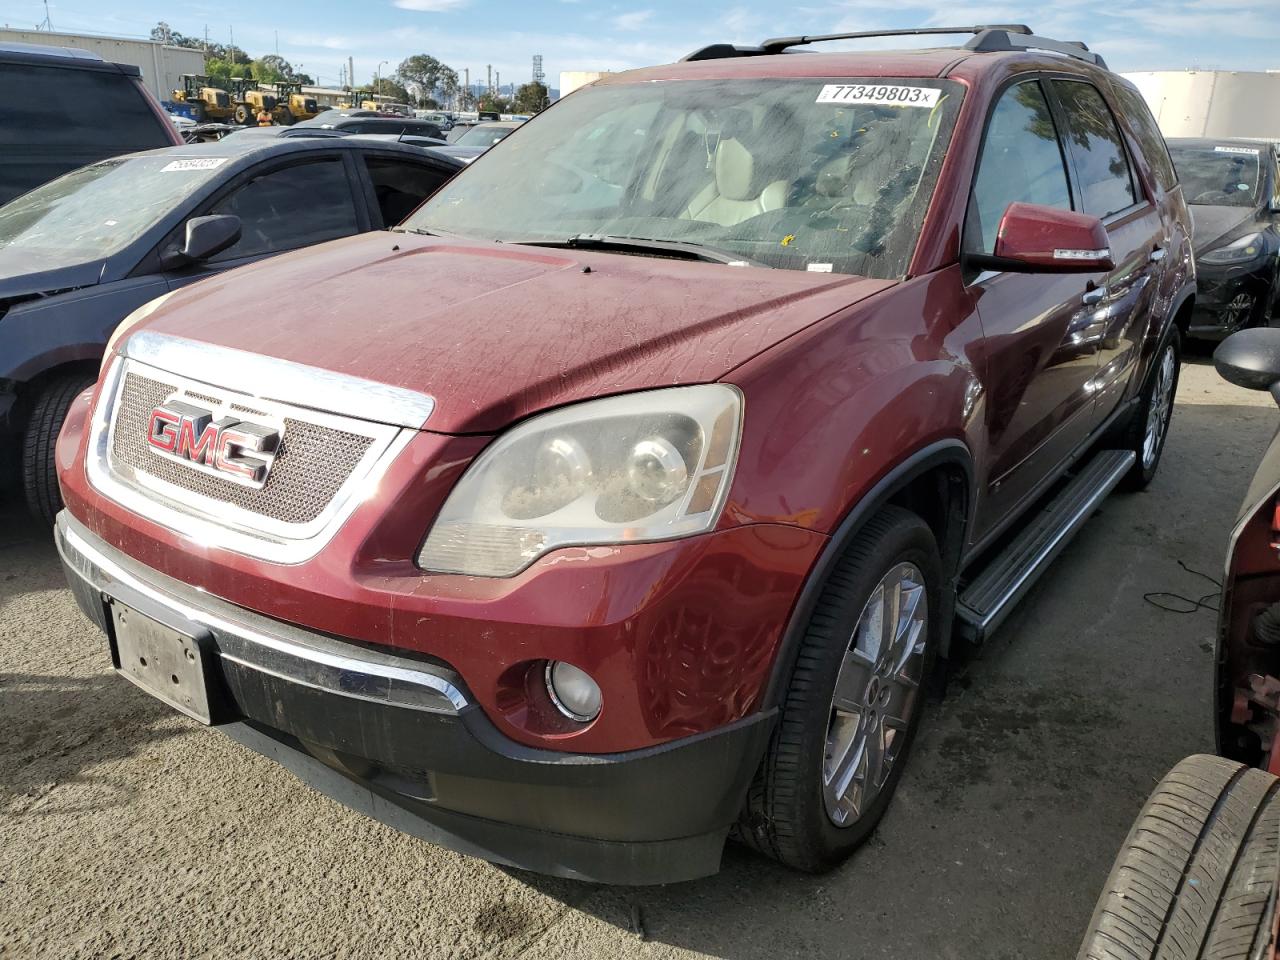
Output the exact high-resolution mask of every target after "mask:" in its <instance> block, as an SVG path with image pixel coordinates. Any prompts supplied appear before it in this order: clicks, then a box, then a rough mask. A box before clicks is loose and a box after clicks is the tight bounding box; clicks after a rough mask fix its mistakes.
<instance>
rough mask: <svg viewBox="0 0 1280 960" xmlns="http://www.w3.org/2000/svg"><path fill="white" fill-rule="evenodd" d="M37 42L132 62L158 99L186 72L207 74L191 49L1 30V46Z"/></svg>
mask: <svg viewBox="0 0 1280 960" xmlns="http://www.w3.org/2000/svg"><path fill="white" fill-rule="evenodd" d="M4 42H11V43H37V44H41V45H42V46H53V47H78V48H79V49H81V50H88V51H89V52H90V53H94V54H97V55H98V56H100V57H101V58H102V59H103V60H111V61H113V62H115V63H131V64H133V65H135V66H137V67H140V68H141V69H142V80H143V82H144V83H145V84H146V85H147V87H148V88H149V89H150V90H151V92H152V93H154V94H155V95H156V99H157V100H170V99H172V98H173V91H174V90H175V89H177V88H178V87H180V86H181V85H182V84H181V81H180V80H179V77H181V76H182V75H183V74H184V73H204V53H203V52H202V51H200V50H192V49H190V48H188V47H171V46H167V45H166V44H163V43H157V42H156V41H154V40H124V39H120V38H117V37H99V36H93V35H91V34H82V33H53V32H50V31H45V30H8V29H0V43H4Z"/></svg>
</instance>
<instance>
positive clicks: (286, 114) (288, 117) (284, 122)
mask: <svg viewBox="0 0 1280 960" xmlns="http://www.w3.org/2000/svg"><path fill="white" fill-rule="evenodd" d="M276 122H277V123H279V124H280V126H282V127H292V126H293V125H294V124H295V123H296V122H297V121H296V120H295V118H294V116H293V111H292V110H290V109H289V108H288V107H285V108H283V109H282V110H281V111H280V119H279V120H277V121H276Z"/></svg>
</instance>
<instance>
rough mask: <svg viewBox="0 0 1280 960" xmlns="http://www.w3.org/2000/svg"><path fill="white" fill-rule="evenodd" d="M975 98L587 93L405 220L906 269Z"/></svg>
mask: <svg viewBox="0 0 1280 960" xmlns="http://www.w3.org/2000/svg"><path fill="white" fill-rule="evenodd" d="M960 98H961V87H960V86H959V85H958V84H956V83H955V82H953V81H945V80H918V79H911V80H886V79H882V78H881V79H876V80H874V81H866V82H865V83H864V82H862V81H858V80H839V81H836V80H822V79H818V80H812V79H810V80H777V79H767V80H745V81H744V80H698V81H692V80H690V81H670V82H665V83H627V84H623V83H614V84H603V85H599V86H594V87H588V88H586V89H583V90H580V91H577V92H575V93H574V94H573V95H571V96H569V97H567V98H565V100H564V101H562V102H561V103H559V104H557V105H556V107H555V108H554V109H552V110H550V111H548V112H547V113H546V114H544V115H542V116H540V117H538V118H537V120H535V121H533V122H532V123H530V124H529V125H528V128H527V129H522V130H520V131H519V135H518V136H514V137H512V138H510V139H509V140H507V141H506V142H505V143H503V144H502V145H501V146H500V147H498V148H496V149H494V150H491V151H490V152H488V153H487V154H485V155H484V156H483V157H481V158H480V159H479V160H477V161H476V163H475V164H473V165H472V166H471V168H469V169H468V170H467V171H466V172H464V173H463V174H461V175H460V176H458V177H457V178H455V179H454V180H452V181H451V182H450V183H449V184H448V185H447V186H445V187H444V188H443V189H441V191H440V192H439V193H437V194H436V195H435V197H434V198H432V199H431V200H430V201H428V202H427V203H426V204H425V205H424V206H422V207H420V208H419V209H418V211H417V212H416V213H415V214H414V215H413V216H412V217H410V218H409V220H408V221H406V222H405V224H404V227H405V228H406V229H411V230H412V229H416V230H425V231H428V232H439V233H444V234H455V235H459V236H463V237H468V238H474V239H485V240H501V241H505V242H519V241H532V242H551V243H556V242H561V243H563V242H565V241H567V240H569V239H570V238H573V237H578V236H581V235H584V234H592V235H598V236H607V237H624V238H637V239H638V238H643V239H646V240H664V241H677V242H681V243H686V244H696V245H700V246H702V247H705V248H708V249H710V250H714V251H716V252H717V253H721V254H728V255H730V256H732V257H739V258H741V259H743V260H745V261H751V262H754V263H757V264H762V265H766V266H772V267H784V268H787V269H792V270H810V271H815V272H823V273H826V272H835V273H853V274H861V275H864V276H870V277H882V278H890V277H898V276H902V275H903V274H905V273H906V270H907V264H908V261H909V260H910V258H911V253H912V251H913V250H914V249H915V243H916V239H917V237H918V235H919V232H920V226H921V223H922V221H923V219H924V212H925V208H926V206H927V205H928V202H929V197H930V195H931V194H932V191H933V187H934V184H935V182H936V180H937V175H938V169H939V167H940V166H941V162H942V158H943V156H944V154H945V152H946V149H947V145H948V142H949V141H950V138H951V131H952V127H953V125H954V122H955V117H956V112H957V110H958V109H959V105H960ZM690 249H696V248H694V247H691V248H690Z"/></svg>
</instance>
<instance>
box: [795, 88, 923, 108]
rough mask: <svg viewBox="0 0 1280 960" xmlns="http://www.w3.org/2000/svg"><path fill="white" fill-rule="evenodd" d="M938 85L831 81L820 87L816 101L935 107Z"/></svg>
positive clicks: (881, 105) (882, 105) (879, 105)
mask: <svg viewBox="0 0 1280 960" xmlns="http://www.w3.org/2000/svg"><path fill="white" fill-rule="evenodd" d="M941 96H942V90H941V88H939V87H904V86H885V85H877V84H871V83H832V84H828V85H827V86H825V87H823V88H822V92H821V93H820V94H818V99H817V102H818V103H850V104H853V103H867V104H871V105H873V106H878V107H936V106H937V105H938V99H939V98H940V97H941Z"/></svg>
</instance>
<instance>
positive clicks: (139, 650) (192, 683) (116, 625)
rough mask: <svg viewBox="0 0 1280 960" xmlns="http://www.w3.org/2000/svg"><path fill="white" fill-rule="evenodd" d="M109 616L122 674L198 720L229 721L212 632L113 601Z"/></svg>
mask: <svg viewBox="0 0 1280 960" xmlns="http://www.w3.org/2000/svg"><path fill="white" fill-rule="evenodd" d="M107 618H108V620H109V622H110V623H111V631H110V635H111V659H112V661H113V663H114V665H115V668H116V670H117V672H119V673H120V674H121V675H123V676H124V678H125V679H126V680H128V681H129V682H130V683H132V684H134V685H135V686H137V687H139V688H140V689H142V690H143V691H145V692H146V693H149V694H151V695H152V696H153V697H155V698H156V699H158V700H161V701H163V702H164V703H167V704H168V705H169V706H171V707H173V708H174V709H175V710H178V711H180V712H181V713H185V714H186V715H187V716H188V717H191V718H192V719H193V720H198V721H199V722H200V723H203V724H206V725H209V726H212V725H214V724H216V723H220V722H223V719H222V718H221V717H220V716H219V714H220V712H221V711H220V710H219V709H218V708H219V706H220V702H221V698H220V697H219V696H218V695H217V691H218V689H219V687H218V685H217V678H216V677H215V676H214V671H213V666H214V663H215V661H216V659H217V653H216V651H215V649H214V644H213V637H212V636H211V635H210V634H208V633H207V632H205V631H202V630H191V631H187V630H179V629H175V628H174V627H170V626H168V625H167V624H164V623H161V622H160V621H159V620H156V619H154V618H152V617H149V616H147V615H146V614H143V613H140V612H139V611H137V610H136V609H134V608H133V607H130V606H128V605H126V604H124V603H121V602H120V601H118V600H114V599H112V600H110V601H109V602H108V603H107Z"/></svg>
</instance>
